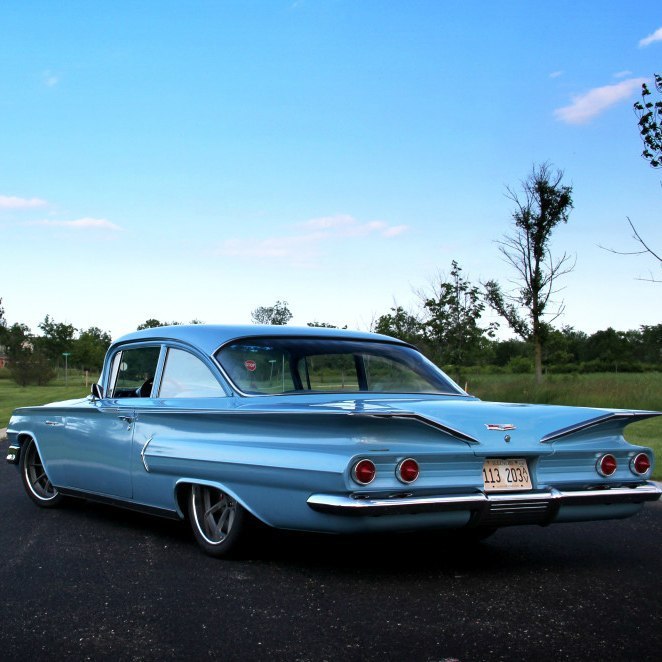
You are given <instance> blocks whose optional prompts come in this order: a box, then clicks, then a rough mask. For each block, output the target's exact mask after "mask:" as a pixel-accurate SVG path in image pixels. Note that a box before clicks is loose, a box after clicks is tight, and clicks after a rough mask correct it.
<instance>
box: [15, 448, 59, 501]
mask: <svg viewBox="0 0 662 662" xmlns="http://www.w3.org/2000/svg"><path fill="white" fill-rule="evenodd" d="M21 478H22V480H23V487H24V488H25V491H26V492H27V495H28V496H29V497H30V498H31V499H32V501H33V502H34V503H36V504H37V505H38V506H40V507H42V508H55V507H56V506H58V505H60V504H61V503H62V499H63V498H64V497H63V496H62V495H61V494H60V493H59V492H58V491H57V490H56V489H55V488H54V487H53V484H52V483H51V481H50V479H49V478H48V475H47V474H46V470H45V469H44V465H43V463H42V461H41V457H40V455H39V449H38V448H37V444H35V442H34V439H29V440H28V441H26V442H25V444H24V446H23V448H22V449H21Z"/></svg>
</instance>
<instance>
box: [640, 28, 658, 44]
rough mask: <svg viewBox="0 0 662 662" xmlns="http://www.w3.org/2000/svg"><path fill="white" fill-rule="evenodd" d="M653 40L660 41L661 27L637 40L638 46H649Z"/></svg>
mask: <svg viewBox="0 0 662 662" xmlns="http://www.w3.org/2000/svg"><path fill="white" fill-rule="evenodd" d="M655 41H662V28H658V29H657V30H655V32H653V33H652V34H649V35H648V37H644V38H643V39H642V40H641V41H640V42H639V48H644V47H646V46H650V45H651V44H652V43H653V42H655Z"/></svg>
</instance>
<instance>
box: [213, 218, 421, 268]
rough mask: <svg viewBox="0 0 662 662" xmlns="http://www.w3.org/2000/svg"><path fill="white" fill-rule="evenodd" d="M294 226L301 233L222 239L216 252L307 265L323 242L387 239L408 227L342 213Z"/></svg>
mask: <svg viewBox="0 0 662 662" xmlns="http://www.w3.org/2000/svg"><path fill="white" fill-rule="evenodd" d="M297 227H299V228H301V229H302V230H303V233H301V234H294V235H289V236H283V237H267V238H265V239H226V240H225V241H223V242H222V243H221V245H220V246H219V248H218V251H217V252H218V253H219V254H220V255H225V256H228V257H255V258H280V259H288V260H291V261H292V262H293V263H294V264H298V265H301V266H309V265H310V264H311V263H312V262H314V260H315V259H316V258H317V257H318V256H319V254H320V248H321V246H322V244H324V243H325V242H329V241H333V240H338V239H348V238H358V237H368V236H373V237H376V238H378V237H381V238H386V239H388V238H391V237H395V236H397V235H400V234H402V233H403V232H406V231H407V230H408V229H409V227H408V226H407V225H389V224H388V223H386V222H384V221H368V222H366V223H360V222H359V221H357V220H356V219H355V218H354V217H352V216H349V215H346V214H338V215H336V216H323V217H321V218H313V219H310V220H308V221H304V222H303V223H299V224H297Z"/></svg>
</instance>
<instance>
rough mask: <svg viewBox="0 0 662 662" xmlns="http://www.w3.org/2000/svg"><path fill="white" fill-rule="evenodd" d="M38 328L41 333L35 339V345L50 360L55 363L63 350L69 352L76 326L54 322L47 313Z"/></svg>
mask: <svg viewBox="0 0 662 662" xmlns="http://www.w3.org/2000/svg"><path fill="white" fill-rule="evenodd" d="M39 328H40V329H41V330H42V333H43V335H42V336H41V337H40V338H38V339H36V341H37V345H38V346H39V347H40V349H42V350H43V352H44V354H45V355H46V356H47V357H48V358H49V359H51V361H53V362H54V363H55V364H57V362H58V361H60V359H61V358H62V354H63V353H64V352H71V350H72V348H73V345H74V335H75V333H76V328H75V327H74V326H73V325H72V324H64V323H61V322H56V321H55V320H54V319H53V318H52V317H50V316H49V315H46V317H45V318H44V321H43V322H42V323H41V324H39Z"/></svg>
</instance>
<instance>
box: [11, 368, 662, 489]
mask: <svg viewBox="0 0 662 662" xmlns="http://www.w3.org/2000/svg"><path fill="white" fill-rule="evenodd" d="M94 380H96V375H95V376H93V377H91V378H90V379H89V380H88V383H89V384H91V383H92V382H93V381H94ZM465 382H466V386H467V388H468V390H469V392H470V393H472V394H473V395H476V396H478V397H479V398H482V399H483V400H495V401H498V402H535V403H541V404H559V405H574V406H583V407H614V408H618V409H652V410H655V411H662V373H655V372H648V373H622V374H614V373H604V374H587V375H551V376H548V377H547V379H546V381H545V383H544V384H542V385H541V386H537V385H536V383H535V380H534V378H533V375H480V374H477V375H469V376H468V377H466V378H464V379H462V380H461V384H462V386H464V385H465ZM89 391H90V390H89V386H88V387H87V388H86V387H85V383H84V377H83V376H82V375H80V374H77V373H75V372H72V371H70V372H69V377H68V384H66V385H65V383H64V378H63V377H62V376H60V377H59V378H58V379H57V380H55V381H54V382H53V383H52V384H50V385H48V386H28V387H26V388H22V387H20V386H17V385H16V384H15V383H14V382H13V381H11V380H9V379H2V378H0V428H1V427H5V426H6V425H7V421H8V420H9V416H10V414H11V412H12V411H13V410H14V409H15V408H16V407H26V406H29V405H41V404H45V403H47V402H55V401H58V400H69V399H71V398H78V397H84V396H85V395H87V394H88V393H89ZM625 437H626V438H627V440H628V441H631V442H632V443H635V444H642V445H644V446H650V447H651V448H652V449H653V450H654V452H655V456H656V458H657V459H658V463H657V466H656V468H655V472H654V474H653V477H654V478H655V479H656V480H662V416H660V417H657V418H652V419H649V420H646V421H641V422H639V423H633V424H632V425H630V426H628V427H627V428H626V430H625Z"/></svg>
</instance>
